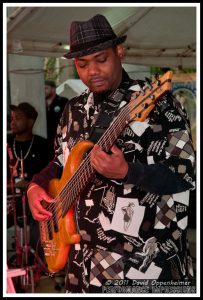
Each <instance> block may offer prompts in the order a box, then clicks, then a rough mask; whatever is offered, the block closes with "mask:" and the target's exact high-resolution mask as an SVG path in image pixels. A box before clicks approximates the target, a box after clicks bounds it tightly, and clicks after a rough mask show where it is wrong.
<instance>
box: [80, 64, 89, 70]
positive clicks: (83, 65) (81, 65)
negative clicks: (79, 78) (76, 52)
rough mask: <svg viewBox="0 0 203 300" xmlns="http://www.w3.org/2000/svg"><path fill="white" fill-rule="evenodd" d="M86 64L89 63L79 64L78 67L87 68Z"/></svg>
mask: <svg viewBox="0 0 203 300" xmlns="http://www.w3.org/2000/svg"><path fill="white" fill-rule="evenodd" d="M86 65H87V64H78V67H79V68H81V69H82V68H85V67H86Z"/></svg>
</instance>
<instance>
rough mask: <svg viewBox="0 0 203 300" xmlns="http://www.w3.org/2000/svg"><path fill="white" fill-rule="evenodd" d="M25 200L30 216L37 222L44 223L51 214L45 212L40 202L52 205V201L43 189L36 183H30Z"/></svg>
mask: <svg viewBox="0 0 203 300" xmlns="http://www.w3.org/2000/svg"><path fill="white" fill-rule="evenodd" d="M27 198H28V203H29V207H30V210H31V213H32V216H33V218H34V219H35V220H37V221H46V220H48V219H49V218H50V217H51V216H52V213H51V212H49V211H48V210H46V209H45V208H44V207H43V206H42V204H41V201H46V202H48V203H53V202H54V199H52V198H51V197H49V195H48V194H47V193H46V192H45V190H44V189H43V188H41V187H40V186H39V185H37V184H36V183H31V184H30V185H29V187H28V190H27Z"/></svg>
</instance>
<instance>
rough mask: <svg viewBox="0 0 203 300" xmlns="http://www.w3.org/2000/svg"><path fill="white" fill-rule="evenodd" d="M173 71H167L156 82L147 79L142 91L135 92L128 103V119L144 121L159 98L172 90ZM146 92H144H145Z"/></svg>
mask: <svg viewBox="0 0 203 300" xmlns="http://www.w3.org/2000/svg"><path fill="white" fill-rule="evenodd" d="M172 76H173V72H172V71H168V72H166V73H165V74H164V75H162V76H161V77H159V78H158V77H157V76H156V78H155V80H154V82H152V83H151V82H150V81H149V80H147V84H146V86H145V88H144V89H142V90H141V92H140V93H137V92H135V93H133V94H132V95H131V99H130V102H129V104H128V108H129V112H128V118H127V121H128V122H130V121H132V120H135V121H140V122H141V121H144V120H145V119H146V118H147V116H148V115H149V113H150V112H151V110H152V109H153V108H154V106H155V104H156V102H157V101H158V99H159V98H160V97H161V96H163V95H164V94H165V93H166V92H167V91H169V90H171V79H172ZM143 92H144V93H143Z"/></svg>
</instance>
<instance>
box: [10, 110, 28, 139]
mask: <svg viewBox="0 0 203 300" xmlns="http://www.w3.org/2000/svg"><path fill="white" fill-rule="evenodd" d="M33 122H34V121H33V120H32V119H29V118H27V117H26V115H25V114H24V113H23V112H22V111H21V110H15V111H12V112H11V119H10V128H11V131H12V132H13V134H23V133H25V132H27V131H28V130H29V129H30V128H32V126H33Z"/></svg>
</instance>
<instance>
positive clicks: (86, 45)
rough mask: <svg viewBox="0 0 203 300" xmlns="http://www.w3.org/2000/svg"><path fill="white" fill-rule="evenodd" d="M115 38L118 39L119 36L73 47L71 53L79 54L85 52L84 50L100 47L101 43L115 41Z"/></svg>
mask: <svg viewBox="0 0 203 300" xmlns="http://www.w3.org/2000/svg"><path fill="white" fill-rule="evenodd" d="M115 38H117V36H116V35H112V36H108V37H106V38H103V39H100V40H94V41H91V42H87V43H83V44H78V45H75V46H71V49H70V53H72V52H77V51H80V50H84V49H88V48H91V47H94V46H95V45H99V44H101V43H104V42H106V41H109V40H113V39H115Z"/></svg>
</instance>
